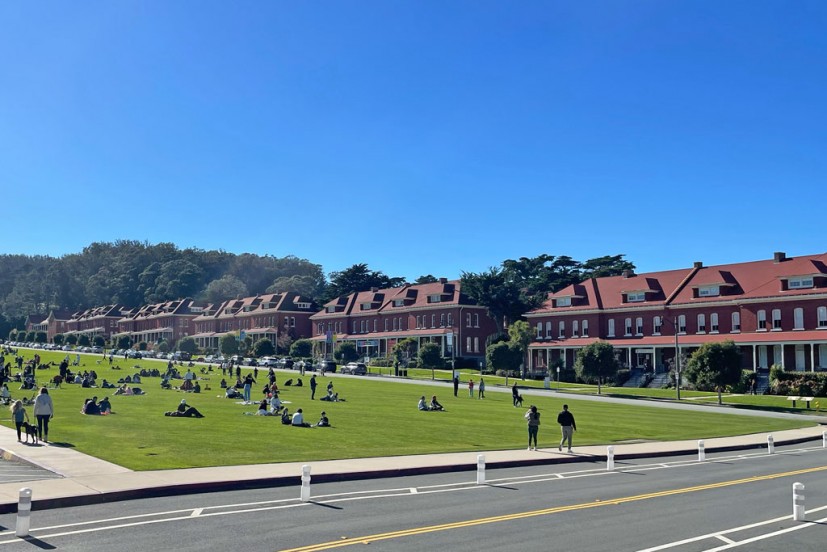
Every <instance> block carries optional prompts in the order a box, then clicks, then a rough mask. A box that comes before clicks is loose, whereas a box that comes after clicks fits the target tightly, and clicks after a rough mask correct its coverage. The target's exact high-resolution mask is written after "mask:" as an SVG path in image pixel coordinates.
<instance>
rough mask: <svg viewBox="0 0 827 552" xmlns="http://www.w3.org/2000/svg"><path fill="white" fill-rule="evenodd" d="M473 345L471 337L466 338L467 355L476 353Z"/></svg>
mask: <svg viewBox="0 0 827 552" xmlns="http://www.w3.org/2000/svg"><path fill="white" fill-rule="evenodd" d="M469 316H470V315H469ZM471 343H472V341H471V338H470V337H466V338H465V351H466V352H467V353H473V352H474V350H473V349H471Z"/></svg>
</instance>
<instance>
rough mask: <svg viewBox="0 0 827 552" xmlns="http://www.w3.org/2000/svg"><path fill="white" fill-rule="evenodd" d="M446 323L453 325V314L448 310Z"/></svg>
mask: <svg viewBox="0 0 827 552" xmlns="http://www.w3.org/2000/svg"><path fill="white" fill-rule="evenodd" d="M448 325H449V326H453V325H454V315H453V314H451V313H450V312H449V313H448Z"/></svg>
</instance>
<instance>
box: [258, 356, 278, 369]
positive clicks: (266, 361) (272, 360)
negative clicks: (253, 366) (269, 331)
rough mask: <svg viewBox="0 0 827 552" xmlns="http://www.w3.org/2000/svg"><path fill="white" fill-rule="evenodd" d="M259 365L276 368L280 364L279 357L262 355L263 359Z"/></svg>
mask: <svg viewBox="0 0 827 552" xmlns="http://www.w3.org/2000/svg"><path fill="white" fill-rule="evenodd" d="M259 365H260V366H266V367H268V368H275V367H277V366H278V365H279V359H277V358H276V357H268V356H266V357H261V360H259Z"/></svg>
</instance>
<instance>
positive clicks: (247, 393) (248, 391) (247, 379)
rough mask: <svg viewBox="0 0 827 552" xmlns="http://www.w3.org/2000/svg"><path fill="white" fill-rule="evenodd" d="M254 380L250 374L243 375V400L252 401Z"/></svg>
mask: <svg viewBox="0 0 827 552" xmlns="http://www.w3.org/2000/svg"><path fill="white" fill-rule="evenodd" d="M255 382H256V380H255V378H253V376H252V375H251V374H247V375H246V376H244V402H246V403H249V402H251V401H252V397H251V395H252V392H253V384H254V383H255Z"/></svg>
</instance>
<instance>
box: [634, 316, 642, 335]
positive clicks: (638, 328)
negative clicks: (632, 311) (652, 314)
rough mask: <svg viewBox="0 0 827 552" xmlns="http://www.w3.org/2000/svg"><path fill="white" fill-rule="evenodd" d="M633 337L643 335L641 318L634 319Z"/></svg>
mask: <svg viewBox="0 0 827 552" xmlns="http://www.w3.org/2000/svg"><path fill="white" fill-rule="evenodd" d="M635 335H643V318H642V317H638V318H635Z"/></svg>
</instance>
